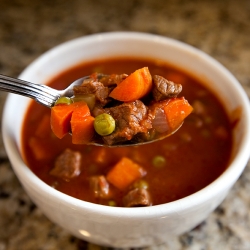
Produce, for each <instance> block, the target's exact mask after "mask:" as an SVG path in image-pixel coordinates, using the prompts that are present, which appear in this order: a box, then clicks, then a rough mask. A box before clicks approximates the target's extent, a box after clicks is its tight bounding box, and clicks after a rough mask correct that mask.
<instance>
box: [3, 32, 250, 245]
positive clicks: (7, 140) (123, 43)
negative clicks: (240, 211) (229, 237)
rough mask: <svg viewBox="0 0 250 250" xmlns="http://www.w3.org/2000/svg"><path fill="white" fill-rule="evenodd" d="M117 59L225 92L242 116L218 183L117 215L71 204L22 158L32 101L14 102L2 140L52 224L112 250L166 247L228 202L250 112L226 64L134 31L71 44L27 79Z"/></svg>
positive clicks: (249, 137)
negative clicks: (155, 64)
mask: <svg viewBox="0 0 250 250" xmlns="http://www.w3.org/2000/svg"><path fill="white" fill-rule="evenodd" d="M114 56H138V57H145V58H156V59H160V60H164V61H166V62H170V63H171V64H172V65H178V67H180V68H184V69H186V70H188V71H190V72H193V73H194V74H195V76H197V77H198V78H203V79H204V80H205V81H206V82H207V83H208V84H209V88H211V90H212V91H214V92H216V93H220V94H219V96H220V99H221V100H222V102H223V103H224V104H225V105H226V107H227V112H228V114H229V115H231V114H232V113H233V111H234V110H235V109H237V108H240V109H241V111H242V114H241V116H240V121H239V123H238V124H237V126H236V127H235V128H234V149H233V155H232V158H231V163H230V166H229V167H228V169H227V170H226V171H225V172H224V173H223V174H222V175H221V176H220V177H219V178H218V179H216V180H215V181H214V182H213V183H211V184H210V185H208V186H207V187H206V188H204V189H202V190H200V191H199V192H197V193H195V194H193V195H190V196H188V197H186V198H183V199H180V200H177V201H174V202H171V203H168V204H163V205H157V206H152V207H144V208H115V207H108V206H102V205H96V204H92V203H88V202H84V201H81V200H77V199H75V198H72V197H69V196H67V195H65V194H63V193H60V192H58V191H57V190H55V189H53V188H51V187H50V186H48V185H46V184H45V183H43V182H42V181H41V180H40V179H38V178H37V177H36V176H35V175H34V174H33V173H32V172H31V171H30V169H29V168H28V167H27V166H26V165H25V164H24V162H23V160H22V156H21V154H20V131H21V125H22V122H23V117H24V113H25V110H26V107H27V105H28V104H29V101H30V100H28V99H27V98H25V97H21V96H17V95H12V94H10V95H9V96H8V99H7V101H6V105H5V108H4V114H3V124H2V131H3V139H4V144H5V147H6V150H7V153H8V156H9V159H10V161H11V163H12V166H13V169H14V171H15V173H16V175H17V177H18V178H19V180H20V181H21V183H22V185H23V187H24V188H25V190H26V192H27V193H28V194H29V196H30V197H31V199H32V200H33V201H34V203H35V204H36V205H37V206H38V207H39V208H40V209H41V210H42V211H43V213H44V214H45V215H46V216H47V217H48V218H50V219H51V220H52V221H53V222H55V223H57V224H58V225H60V226H61V227H63V228H65V229H66V230H68V231H69V232H70V233H72V234H73V235H75V236H76V237H79V238H82V239H84V240H87V241H90V242H94V243H97V244H101V245H108V246H113V247H140V246H146V245H152V244H158V243H161V242H164V241H165V240H166V239H167V237H171V236H173V235H178V234H181V233H184V232H186V231H188V230H190V229H192V228H193V227H195V226H196V225H197V224H199V223H200V222H202V221H203V220H204V219H206V217H207V216H208V215H209V213H211V211H213V210H214V209H215V208H216V207H217V206H218V205H219V204H220V203H221V202H222V200H223V199H224V198H225V196H226V194H227V193H228V191H229V189H230V188H231V187H232V185H233V184H234V183H235V182H236V180H237V179H238V177H239V175H240V174H241V173H242V171H243V169H244V167H245V166H246V164H247V161H248V158H249V148H250V108H249V100H248V98H247V95H246V94H245V92H244V91H243V89H242V87H241V85H240V84H239V83H238V81H237V80H236V79H235V78H234V77H233V75H232V74H230V73H229V72H228V71H227V70H226V69H225V68H224V67H223V66H222V65H221V64H219V63H218V62H217V61H215V60H214V59H212V58H211V57H209V56H208V55H206V54H204V53H203V52H201V51H199V50H197V49H195V48H193V47H191V46H189V45H186V44H183V43H181V42H178V41H175V40H173V39H169V38H165V37H160V36H155V35H150V34H142V33H133V32H115V33H104V34H96V35H91V36H86V37H82V38H79V39H75V40H73V41H69V42H67V43H64V44H62V45H60V46H58V47H56V48H54V49H52V50H50V51H48V52H47V53H45V54H44V55H42V56H41V57H39V58H38V59H37V60H36V61H34V62H33V63H32V64H31V65H30V66H29V67H28V68H26V69H25V70H24V72H23V73H22V74H21V76H20V78H22V79H24V80H27V81H31V82H35V83H46V82H47V81H48V80H49V79H50V78H52V77H53V76H55V75H56V74H57V73H59V72H61V71H63V70H64V69H67V68H69V67H71V66H73V65H77V64H78V63H80V62H83V61H89V60H93V59H100V58H107V57H114Z"/></svg>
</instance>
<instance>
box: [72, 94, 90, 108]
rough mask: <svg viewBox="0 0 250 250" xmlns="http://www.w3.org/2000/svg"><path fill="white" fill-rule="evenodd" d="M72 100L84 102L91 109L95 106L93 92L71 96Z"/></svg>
mask: <svg viewBox="0 0 250 250" xmlns="http://www.w3.org/2000/svg"><path fill="white" fill-rule="evenodd" d="M72 101H73V102H82V101H84V102H86V103H87V105H88V107H89V109H91V110H92V109H93V108H94V106H95V95H94V94H84V95H76V96H74V97H73V98H72Z"/></svg>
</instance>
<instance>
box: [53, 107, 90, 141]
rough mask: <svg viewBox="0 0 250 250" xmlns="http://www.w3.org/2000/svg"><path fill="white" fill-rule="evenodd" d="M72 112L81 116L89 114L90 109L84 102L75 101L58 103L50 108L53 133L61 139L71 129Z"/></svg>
mask: <svg viewBox="0 0 250 250" xmlns="http://www.w3.org/2000/svg"><path fill="white" fill-rule="evenodd" d="M73 112H77V113H78V115H79V116H80V115H82V116H83V117H85V116H89V115H90V110H89V108H88V105H87V104H86V103H85V102H76V103H72V104H70V105H66V104H59V105H56V106H54V107H52V109H51V118H50V124H51V129H52V131H53V132H54V134H55V135H56V136H57V137H58V138H59V139H62V138H63V137H64V136H65V135H66V134H68V133H69V132H70V131H71V125H70V120H71V116H72V114H73Z"/></svg>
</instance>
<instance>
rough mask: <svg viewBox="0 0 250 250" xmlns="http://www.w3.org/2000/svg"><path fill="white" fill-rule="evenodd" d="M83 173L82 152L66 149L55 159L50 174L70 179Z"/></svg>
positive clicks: (66, 179)
mask: <svg viewBox="0 0 250 250" xmlns="http://www.w3.org/2000/svg"><path fill="white" fill-rule="evenodd" d="M80 173H81V153H80V152H77V151H73V150H71V149H65V150H64V151H63V152H62V153H61V154H60V155H59V156H58V157H57V158H56V161H55V165H54V168H53V169H52V170H51V171H50V174H51V175H53V176H56V177H58V178H61V179H63V180H64V181H70V180H71V179H72V178H74V177H76V176H78V175H79V174H80Z"/></svg>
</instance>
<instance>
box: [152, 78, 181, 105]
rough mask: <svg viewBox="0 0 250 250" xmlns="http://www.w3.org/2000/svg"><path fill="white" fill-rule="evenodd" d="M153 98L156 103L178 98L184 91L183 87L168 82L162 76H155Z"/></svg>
mask: <svg viewBox="0 0 250 250" xmlns="http://www.w3.org/2000/svg"><path fill="white" fill-rule="evenodd" d="M153 84H154V85H153V97H154V99H155V100H156V101H162V100H165V99H168V98H173V97H177V95H178V94H179V93H180V92H181V91H182V85H181V84H178V83H174V82H172V81H168V80H167V79H165V78H164V77H162V76H158V75H154V76H153Z"/></svg>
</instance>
